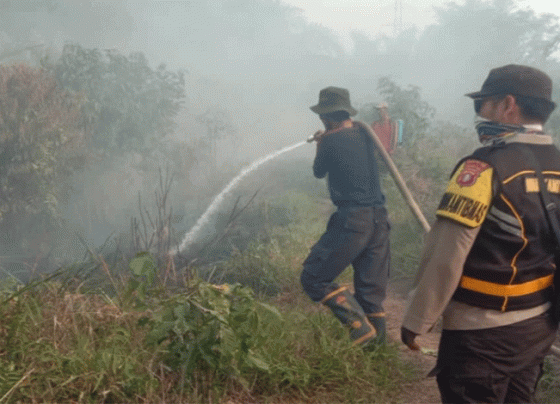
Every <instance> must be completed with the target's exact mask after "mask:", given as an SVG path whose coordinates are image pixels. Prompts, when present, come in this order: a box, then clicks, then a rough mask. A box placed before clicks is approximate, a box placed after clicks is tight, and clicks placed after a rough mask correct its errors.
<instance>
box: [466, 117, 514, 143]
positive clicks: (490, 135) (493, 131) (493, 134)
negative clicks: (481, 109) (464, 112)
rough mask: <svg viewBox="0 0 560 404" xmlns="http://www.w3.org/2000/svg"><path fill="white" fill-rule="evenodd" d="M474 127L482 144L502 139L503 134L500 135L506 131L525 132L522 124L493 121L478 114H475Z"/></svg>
mask: <svg viewBox="0 0 560 404" xmlns="http://www.w3.org/2000/svg"><path fill="white" fill-rule="evenodd" d="M474 127H475V129H476V131H477V133H478V139H479V140H480V143H482V144H487V143H497V142H499V141H500V140H502V137H503V136H500V135H505V134H507V133H512V132H516V133H519V132H525V128H524V127H523V126H518V125H507V124H503V123H498V122H493V121H491V120H490V119H486V118H483V117H481V116H480V115H476V116H475V119H474Z"/></svg>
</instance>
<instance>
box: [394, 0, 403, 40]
mask: <svg viewBox="0 0 560 404" xmlns="http://www.w3.org/2000/svg"><path fill="white" fill-rule="evenodd" d="M401 31H402V0H395V20H394V22H393V35H394V36H395V37H397V36H399V34H400V33H401Z"/></svg>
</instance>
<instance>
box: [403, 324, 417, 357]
mask: <svg viewBox="0 0 560 404" xmlns="http://www.w3.org/2000/svg"><path fill="white" fill-rule="evenodd" d="M417 335H418V334H416V333H415V332H412V331H410V330H409V329H408V328H404V327H401V341H402V342H403V343H404V344H405V345H406V346H407V347H408V348H409V349H411V350H413V351H419V350H420V345H418V344H417V343H416V342H415V341H414V340H415V339H416V336H417Z"/></svg>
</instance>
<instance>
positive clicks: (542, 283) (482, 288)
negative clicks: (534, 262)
mask: <svg viewBox="0 0 560 404" xmlns="http://www.w3.org/2000/svg"><path fill="white" fill-rule="evenodd" d="M553 280H554V275H547V276H544V277H542V278H538V279H535V280H532V281H529V282H524V283H519V284H516V285H502V284H499V283H493V282H486V281H481V280H480V279H475V278H471V277H469V276H462V277H461V283H460V286H461V287H462V288H463V289H467V290H472V291H473V292H479V293H484V294H486V295H491V296H504V297H506V296H523V295H528V294H531V293H535V292H538V291H540V290H543V289H546V288H548V287H549V286H552V283H553Z"/></svg>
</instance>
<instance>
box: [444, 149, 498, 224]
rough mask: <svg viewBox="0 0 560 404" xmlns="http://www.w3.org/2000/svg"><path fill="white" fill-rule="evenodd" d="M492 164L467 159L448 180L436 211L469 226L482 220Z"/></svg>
mask: <svg viewBox="0 0 560 404" xmlns="http://www.w3.org/2000/svg"><path fill="white" fill-rule="evenodd" d="M492 172H493V169H492V167H491V166H490V165H489V164H487V163H485V162H482V161H480V160H466V161H465V162H463V163H462V164H461V166H459V168H458V169H457V171H455V173H454V174H453V177H452V178H451V180H450V181H449V183H448V184H447V189H446V191H445V193H444V194H443V197H442V199H441V202H440V204H439V206H438V209H437V212H436V214H437V215H438V216H443V217H447V218H449V219H452V220H455V221H456V222H459V223H461V224H464V225H466V226H469V227H477V226H480V225H481V224H482V222H483V221H484V218H485V217H486V213H487V212H488V208H489V206H490V202H491V201H492Z"/></svg>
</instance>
